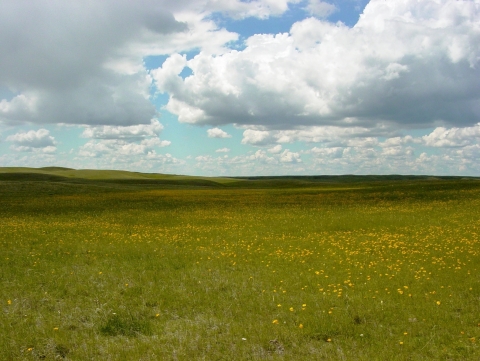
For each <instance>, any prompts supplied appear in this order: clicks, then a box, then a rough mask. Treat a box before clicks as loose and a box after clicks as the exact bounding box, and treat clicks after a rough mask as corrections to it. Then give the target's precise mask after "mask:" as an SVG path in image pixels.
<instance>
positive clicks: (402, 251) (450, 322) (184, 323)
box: [0, 168, 480, 360]
mask: <svg viewBox="0 0 480 361" xmlns="http://www.w3.org/2000/svg"><path fill="white" fill-rule="evenodd" d="M55 172H56V174H54V173H55ZM62 172H70V174H74V173H75V172H74V171H73V170H65V169H58V168H50V169H46V170H43V171H41V170H35V171H32V170H28V169H24V170H22V171H19V170H18V169H7V170H4V171H3V172H2V170H1V169H0V219H1V223H0V247H1V250H2V252H1V254H0V257H1V258H0V264H1V267H0V289H1V292H0V294H1V297H2V299H1V300H0V302H1V308H0V310H1V317H0V359H2V360H40V359H42V360H55V359H65V360H476V359H480V347H479V342H480V278H479V273H480V272H479V271H480V244H479V243H480V240H479V235H480V181H479V180H477V179H461V178H428V177H350V178H349V177H340V178H328V177H323V178H322V177H317V178H314V177H310V178H291V179H288V178H268V179H265V178H260V179H208V178H207V179H205V178H188V177H177V179H176V181H173V180H172V181H170V182H169V183H165V182H163V183H162V181H161V179H166V178H168V176H165V177H163V178H162V177H160V176H153V175H150V176H143V175H138V176H134V175H128V174H126V172H125V173H124V174H123V177H121V179H120V177H114V176H112V173H110V175H109V176H105V177H103V178H102V177H98V173H97V176H96V177H86V176H84V175H83V176H79V175H78V172H77V174H74V176H71V177H67V176H65V173H64V174H63V175H62V174H60V175H59V173H62ZM12 174H13V175H12ZM84 174H85V172H84ZM113 174H115V172H114V173H113ZM54 176H55V177H54ZM45 177H47V178H48V177H52V178H48V179H46V178H45ZM149 177H150V179H157V180H160V181H159V182H158V183H155V182H145V181H142V179H143V180H144V179H146V178H149ZM172 177H173V176H170V178H172Z"/></svg>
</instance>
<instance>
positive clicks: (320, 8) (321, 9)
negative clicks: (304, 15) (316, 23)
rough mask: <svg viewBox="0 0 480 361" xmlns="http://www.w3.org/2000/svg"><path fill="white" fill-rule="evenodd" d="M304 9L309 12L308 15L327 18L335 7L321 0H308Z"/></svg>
mask: <svg viewBox="0 0 480 361" xmlns="http://www.w3.org/2000/svg"><path fill="white" fill-rule="evenodd" d="M305 9H306V10H307V11H308V12H309V13H310V15H313V16H316V17H319V18H327V17H328V16H329V15H331V14H333V13H334V12H335V11H336V10H337V7H336V6H335V5H333V4H330V3H327V2H324V1H321V0H309V1H308V5H307V6H306V7H305Z"/></svg>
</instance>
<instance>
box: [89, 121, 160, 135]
mask: <svg viewBox="0 0 480 361" xmlns="http://www.w3.org/2000/svg"><path fill="white" fill-rule="evenodd" d="M162 130H163V125H162V124H161V123H160V122H159V121H158V120H156V119H152V120H151V121H150V124H138V125H130V126H111V125H104V126H97V127H94V126H93V127H87V128H86V129H85V130H84V131H83V133H82V136H83V137H85V138H94V139H143V138H147V137H158V136H159V135H160V133H161V131H162Z"/></svg>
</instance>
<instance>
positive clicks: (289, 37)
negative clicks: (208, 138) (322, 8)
mask: <svg viewBox="0 0 480 361" xmlns="http://www.w3.org/2000/svg"><path fill="white" fill-rule="evenodd" d="M313 3H314V2H312V3H309V4H313ZM315 3H316V4H318V2H315ZM478 23H480V7H479V6H478V4H477V2H474V1H454V0H442V1H433V0H426V1H422V2H418V1H416V0H406V1H402V2H397V1H380V0H372V1H371V2H370V3H369V4H368V5H367V6H366V8H365V10H364V12H363V14H362V15H361V17H360V19H359V21H358V23H357V24H356V25H355V26H354V27H353V28H349V27H347V26H344V25H342V24H341V23H337V24H332V23H329V22H326V21H322V20H319V19H316V18H309V19H305V20H303V21H300V22H298V23H295V24H294V25H293V26H292V28H291V30H290V33H288V34H287V33H284V34H276V35H271V34H257V35H254V36H252V37H250V38H248V39H247V40H246V42H245V49H243V50H241V51H238V50H231V51H229V52H225V53H223V54H218V55H217V56H212V55H209V54H206V53H202V52H201V53H200V54H198V55H197V56H195V57H194V58H193V59H190V60H188V61H187V60H186V59H183V60H181V61H180V58H179V56H178V55H174V56H172V62H175V64H176V67H172V66H170V64H169V63H167V62H166V63H165V64H164V66H163V67H162V68H160V69H159V70H158V72H156V73H155V72H153V73H152V75H153V77H154V78H155V80H156V84H157V87H158V89H159V91H161V92H167V93H169V95H170V101H169V103H168V105H167V107H166V108H167V109H168V110H169V111H170V112H172V113H174V114H177V115H178V117H179V120H180V121H181V122H187V123H192V124H211V125H222V124H228V123H236V124H245V125H263V126H264V127H267V128H270V129H275V128H276V129H279V128H280V129H291V128H294V127H298V126H300V125H310V126H315V125H330V126H339V127H352V126H357V127H366V128H372V127H381V126H383V127H390V128H391V129H400V128H403V129H406V128H411V127H423V128H427V127H432V126H433V127H436V126H439V125H441V124H444V126H446V125H450V126H469V125H472V124H475V123H476V122H478V118H479V116H480V106H479V105H478V104H480V83H479V82H478V81H477V79H479V78H480V66H479V62H480V28H479V27H478ZM185 66H186V67H189V68H190V69H191V70H192V75H190V76H188V77H186V78H182V77H180V76H179V73H180V72H181V70H182V69H183V67H185ZM250 135H252V136H254V135H255V139H253V138H251V139H252V141H251V142H252V144H253V143H257V144H260V143H262V142H266V141H267V140H266V138H264V139H263V140H262V139H260V138H262V137H263V135H262V134H261V133H259V132H257V133H256V134H250ZM249 139H250V138H249Z"/></svg>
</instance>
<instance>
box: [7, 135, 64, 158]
mask: <svg viewBox="0 0 480 361" xmlns="http://www.w3.org/2000/svg"><path fill="white" fill-rule="evenodd" d="M6 141H7V142H12V143H13V144H14V145H13V146H12V149H13V150H16V151H19V152H32V151H36V150H37V151H40V152H43V153H55V151H56V149H57V148H56V147H55V145H56V143H57V142H56V141H55V138H54V137H52V136H51V135H50V132H49V131H48V130H47V129H39V130H37V131H34V130H30V131H28V132H19V133H16V134H13V135H9V136H8V137H7V138H6Z"/></svg>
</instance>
